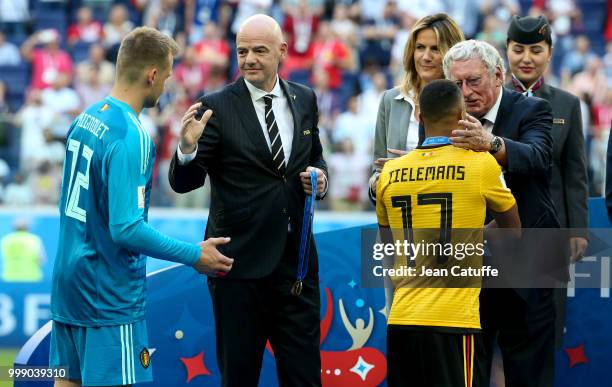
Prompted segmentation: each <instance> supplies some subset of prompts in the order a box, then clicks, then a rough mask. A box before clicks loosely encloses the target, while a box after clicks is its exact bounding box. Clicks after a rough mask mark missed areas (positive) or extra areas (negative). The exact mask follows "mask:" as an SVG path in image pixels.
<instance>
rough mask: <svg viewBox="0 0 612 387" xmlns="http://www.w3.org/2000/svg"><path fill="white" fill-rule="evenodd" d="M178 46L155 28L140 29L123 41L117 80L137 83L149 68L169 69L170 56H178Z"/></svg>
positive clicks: (118, 62) (119, 55)
mask: <svg viewBox="0 0 612 387" xmlns="http://www.w3.org/2000/svg"><path fill="white" fill-rule="evenodd" d="M178 51H179V46H178V44H177V43H176V42H175V41H174V39H172V38H171V37H169V36H167V35H164V34H162V33H161V32H159V31H158V30H156V29H155V28H151V27H138V28H136V29H134V30H133V31H132V32H130V33H129V34H127V35H126V36H125V37H124V38H123V40H122V41H121V46H120V47H119V53H118V55H117V79H120V80H122V81H125V82H127V83H128V84H133V83H136V82H137V81H138V80H139V79H140V78H141V77H142V74H143V71H144V70H145V69H146V68H147V67H149V66H155V67H157V68H159V69H160V70H166V68H167V67H168V55H169V54H172V55H173V56H174V55H176V54H177V53H178Z"/></svg>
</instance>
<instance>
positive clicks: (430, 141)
mask: <svg viewBox="0 0 612 387" xmlns="http://www.w3.org/2000/svg"><path fill="white" fill-rule="evenodd" d="M450 144H452V143H451V142H450V140H449V139H448V137H444V136H436V137H427V138H426V139H425V141H423V143H422V144H421V146H428V145H450Z"/></svg>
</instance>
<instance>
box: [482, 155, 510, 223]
mask: <svg viewBox="0 0 612 387" xmlns="http://www.w3.org/2000/svg"><path fill="white" fill-rule="evenodd" d="M483 156H484V161H483V165H482V175H481V180H480V191H481V193H482V195H483V196H484V198H485V200H486V202H487V208H489V209H491V210H492V211H495V212H506V211H508V210H509V209H510V208H512V206H514V204H515V203H516V200H515V199H514V196H513V195H512V192H511V191H510V188H508V187H507V186H506V181H505V180H504V174H503V173H502V170H501V168H500V166H499V164H497V160H495V158H494V157H493V156H492V155H490V154H489V153H483Z"/></svg>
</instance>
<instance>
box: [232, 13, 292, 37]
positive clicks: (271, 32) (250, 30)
mask: <svg viewBox="0 0 612 387" xmlns="http://www.w3.org/2000/svg"><path fill="white" fill-rule="evenodd" d="M241 35H246V36H260V35H261V36H267V37H268V38H270V39H272V40H275V41H276V42H278V43H279V44H280V43H282V41H283V32H282V30H281V27H280V25H279V24H278V23H277V22H276V20H274V19H273V18H271V17H270V16H268V15H264V14H257V15H253V16H251V17H249V18H247V19H246V20H245V21H243V22H242V24H241V25H240V28H239V29H238V34H237V35H236V41H237V40H238V39H239V38H240V36H241Z"/></svg>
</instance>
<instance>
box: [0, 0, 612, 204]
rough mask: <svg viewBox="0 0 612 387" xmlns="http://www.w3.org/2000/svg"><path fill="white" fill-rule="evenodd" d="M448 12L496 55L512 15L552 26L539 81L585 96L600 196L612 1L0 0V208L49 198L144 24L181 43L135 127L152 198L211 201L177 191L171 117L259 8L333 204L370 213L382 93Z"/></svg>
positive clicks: (611, 106)
mask: <svg viewBox="0 0 612 387" xmlns="http://www.w3.org/2000/svg"><path fill="white" fill-rule="evenodd" d="M436 12H446V13H448V14H450V15H451V16H452V17H453V18H454V19H455V20H457V22H458V23H459V25H460V26H461V27H462V29H463V31H464V33H465V35H466V37H467V38H468V39H469V38H475V39H480V40H485V41H488V42H489V43H491V44H493V45H494V46H496V47H497V48H498V49H499V50H500V52H501V53H502V57H505V42H506V30H507V26H508V23H509V20H510V17H511V15H513V14H521V15H525V14H528V13H529V14H542V13H543V14H545V15H546V16H547V17H548V19H549V21H550V22H551V25H552V26H553V33H554V38H553V42H554V53H553V63H552V66H550V67H549V69H550V71H549V74H547V75H546V80H547V83H549V84H551V85H555V86H558V87H561V88H564V89H566V90H568V91H570V92H572V93H574V94H575V95H577V96H579V97H580V99H581V100H582V113H583V123H584V125H583V127H584V131H585V138H586V146H587V156H588V165H589V190H590V194H591V195H592V196H600V195H602V192H603V183H604V182H603V180H604V172H605V152H606V144H607V138H608V135H609V132H610V123H611V121H612V1H611V0H533V1H531V0H527V1H525V0H453V1H452V2H450V1H447V0H336V1H334V0H184V1H179V0H114V1H113V0H0V202H2V203H4V204H6V205H13V206H15V205H32V204H51V205H54V204H56V203H57V201H58V194H59V185H60V182H61V175H62V171H61V169H62V163H63V158H64V139H65V136H66V132H67V130H68V128H69V126H70V123H71V121H72V120H73V119H74V118H75V117H76V115H78V114H79V112H80V111H81V110H82V109H84V108H85V107H86V106H88V105H89V104H91V103H93V102H95V101H96V100H99V99H101V98H103V97H104V96H105V95H106V94H107V93H108V92H109V90H110V87H111V85H112V82H113V73H114V60H115V57H116V54H117V49H118V46H119V43H120V41H121V39H122V37H123V36H124V35H125V34H126V33H127V32H129V31H130V30H131V29H132V28H133V27H134V26H138V25H148V26H152V27H156V28H158V29H159V30H161V31H163V32H165V33H167V34H168V35H171V36H173V37H174V38H175V39H176V40H177V42H179V44H180V46H181V47H182V52H181V53H180V55H179V56H178V57H177V59H176V62H175V68H174V77H172V78H171V80H169V81H168V83H167V87H166V90H167V91H166V93H165V94H164V95H163V96H162V98H161V99H160V104H159V106H158V107H157V108H153V109H148V110H146V111H145V112H143V114H142V115H141V117H140V118H141V121H142V122H143V124H144V126H145V127H146V128H147V129H148V130H149V132H150V133H151V136H152V137H153V139H154V141H155V144H156V151H157V158H156V167H155V178H154V182H155V183H154V184H155V186H154V188H153V195H154V196H153V198H152V204H153V205H155V206H178V207H207V199H208V195H207V194H206V187H205V188H204V189H200V190H198V191H196V192H194V193H191V194H188V195H177V194H174V193H173V192H172V190H171V189H170V187H169V185H168V183H167V170H168V166H169V163H170V159H171V157H172V156H173V154H174V151H175V149H176V144H177V138H178V132H179V130H180V118H181V117H182V115H183V113H184V112H185V110H186V109H187V108H188V106H189V105H190V104H191V103H193V101H194V100H195V99H196V98H197V97H198V96H199V95H201V94H202V93H208V92H211V91H214V90H217V89H219V88H221V87H222V86H223V85H225V84H226V83H228V82H231V81H232V80H233V79H234V78H235V77H236V75H237V73H238V72H237V68H236V59H235V54H234V40H235V33H236V31H237V28H238V26H239V25H240V23H241V22H242V21H243V20H244V19H245V18H247V17H248V16H250V15H252V14H255V13H267V14H269V15H271V16H272V17H274V18H275V19H276V20H278V21H279V23H280V24H281V25H282V26H283V29H284V33H285V38H286V40H287V42H288V43H289V56H288V58H287V60H286V61H285V62H284V64H283V68H282V69H281V76H283V77H284V78H286V79H289V80H292V81H295V82H300V83H305V84H308V85H310V86H311V87H313V88H314V89H315V91H316V93H317V96H318V104H319V113H320V120H319V128H320V130H321V139H322V141H323V142H324V147H325V156H326V160H327V162H328V165H329V170H330V179H331V184H330V191H329V195H328V200H326V201H324V202H323V203H322V206H324V207H326V208H330V209H332V210H368V209H372V207H371V205H370V204H369V203H368V200H367V186H368V185H367V180H368V177H369V175H370V168H371V162H372V149H371V148H372V144H373V138H374V130H375V123H376V115H377V110H378V104H379V98H380V96H381V93H382V92H383V91H384V90H385V89H388V88H390V87H392V86H393V85H397V84H399V81H400V77H401V75H402V55H403V49H404V44H405V42H406V39H407V37H408V34H409V30H410V28H411V26H412V24H413V23H414V22H415V21H416V20H417V19H418V18H420V17H422V16H425V15H427V14H433V13H436Z"/></svg>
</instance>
